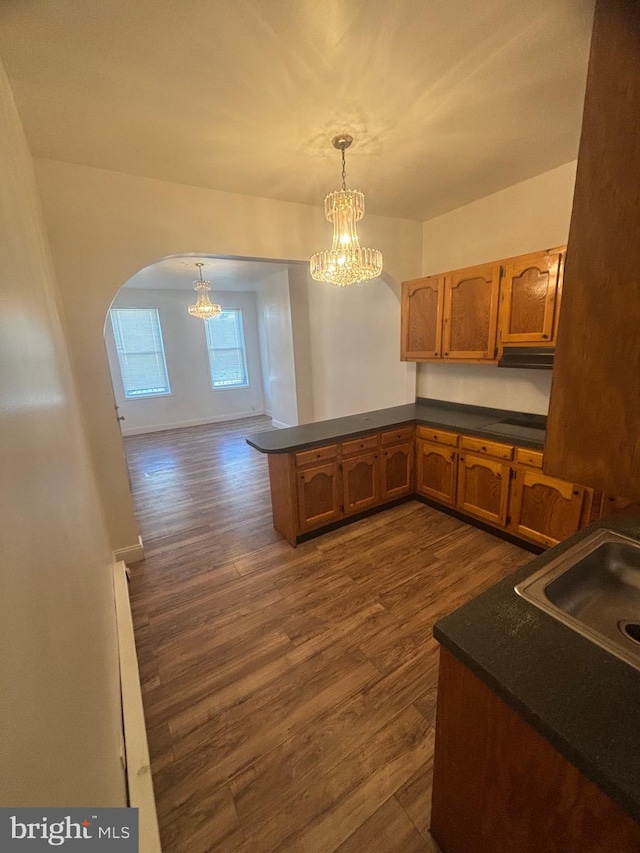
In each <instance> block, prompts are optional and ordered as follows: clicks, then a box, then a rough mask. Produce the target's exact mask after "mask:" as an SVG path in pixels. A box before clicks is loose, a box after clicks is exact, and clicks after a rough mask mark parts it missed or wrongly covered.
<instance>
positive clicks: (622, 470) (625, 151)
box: [544, 0, 640, 501]
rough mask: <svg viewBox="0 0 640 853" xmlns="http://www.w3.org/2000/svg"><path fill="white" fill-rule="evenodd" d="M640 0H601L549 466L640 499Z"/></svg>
mask: <svg viewBox="0 0 640 853" xmlns="http://www.w3.org/2000/svg"><path fill="white" fill-rule="evenodd" d="M638 115H640V4H639V3H637V2H632V0H598V2H597V3H596V10H595V18H594V26H593V37H592V40H591V57H590V60H589V72H588V76H587V87H586V96H585V105H584V113H583V122H582V136H581V139H580V148H579V152H578V169H577V174H576V185H575V194H574V200H573V210H572V215H571V227H570V230H569V245H568V249H567V266H566V271H565V277H564V287H563V297H562V302H563V304H562V312H561V316H560V328H559V334H558V345H557V349H556V356H555V366H554V376H553V387H552V389H551V401H550V405H549V420H548V427H547V450H546V452H545V461H544V470H545V471H546V472H547V473H549V474H551V475H553V476H555V477H563V478H564V479H567V480H575V481H576V482H579V483H584V484H585V485H587V486H592V487H594V488H596V489H598V490H600V491H602V492H605V493H609V494H614V495H626V496H628V497H629V498H630V499H632V500H635V501H638V500H640V452H638V451H639V449H640V445H639V442H638V436H639V435H640V383H639V382H638V376H639V375H640V335H639V334H638V329H639V328H640V284H639V282H640V272H639V271H640V240H638V211H640V181H639V180H638V179H637V176H638V173H639V172H640V144H638V134H637V132H633V131H632V130H631V123H632V121H634V120H635V119H636V118H637V116H638Z"/></svg>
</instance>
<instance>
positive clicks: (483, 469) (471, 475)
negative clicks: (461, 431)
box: [457, 450, 511, 527]
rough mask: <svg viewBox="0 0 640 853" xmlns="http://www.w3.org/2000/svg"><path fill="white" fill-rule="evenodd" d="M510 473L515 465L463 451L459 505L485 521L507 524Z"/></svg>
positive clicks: (459, 468) (461, 455) (461, 456)
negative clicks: (511, 465)
mask: <svg viewBox="0 0 640 853" xmlns="http://www.w3.org/2000/svg"><path fill="white" fill-rule="evenodd" d="M510 474H511V467H510V466H509V464H508V463H506V462H503V461H502V460H500V459H491V458H487V457H485V456H480V455H479V454H477V453H471V452H469V451H466V450H465V451H462V452H461V453H460V458H459V462H458V500H457V506H458V507H459V509H461V510H462V511H463V512H468V513H469V515H474V516H476V517H477V518H480V519H481V520H482V521H487V522H489V523H490V524H495V525H498V526H499V527H504V526H506V523H507V506H508V502H509V480H510Z"/></svg>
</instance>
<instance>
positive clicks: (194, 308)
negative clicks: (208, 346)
mask: <svg viewBox="0 0 640 853" xmlns="http://www.w3.org/2000/svg"><path fill="white" fill-rule="evenodd" d="M196 266H197V267H199V273H200V278H199V279H197V281H194V282H193V289H194V290H195V291H196V293H197V294H198V298H197V299H196V304H195V305H189V314H191V316H192V317H200V319H201V320H209V319H210V318H211V317H217V316H218V314H221V313H222V307H221V306H220V305H216V304H215V303H214V302H211V300H210V299H209V293H208V291H210V290H211V284H210V283H209V282H208V281H205V280H204V279H203V278H202V267H203V266H204V264H196Z"/></svg>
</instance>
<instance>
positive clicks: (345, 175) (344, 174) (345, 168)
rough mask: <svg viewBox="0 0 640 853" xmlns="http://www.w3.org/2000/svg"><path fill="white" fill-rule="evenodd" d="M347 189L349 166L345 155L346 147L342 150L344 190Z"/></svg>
mask: <svg viewBox="0 0 640 853" xmlns="http://www.w3.org/2000/svg"><path fill="white" fill-rule="evenodd" d="M346 188H347V166H346V158H345V154H344V147H343V148H342V189H343V190H346Z"/></svg>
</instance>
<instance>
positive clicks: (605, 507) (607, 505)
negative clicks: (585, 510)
mask: <svg viewBox="0 0 640 853" xmlns="http://www.w3.org/2000/svg"><path fill="white" fill-rule="evenodd" d="M609 515H640V501H634V500H631V498H621V497H618V496H617V495H602V503H601V504H600V513H599V515H598V518H606V517H607V516H609Z"/></svg>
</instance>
